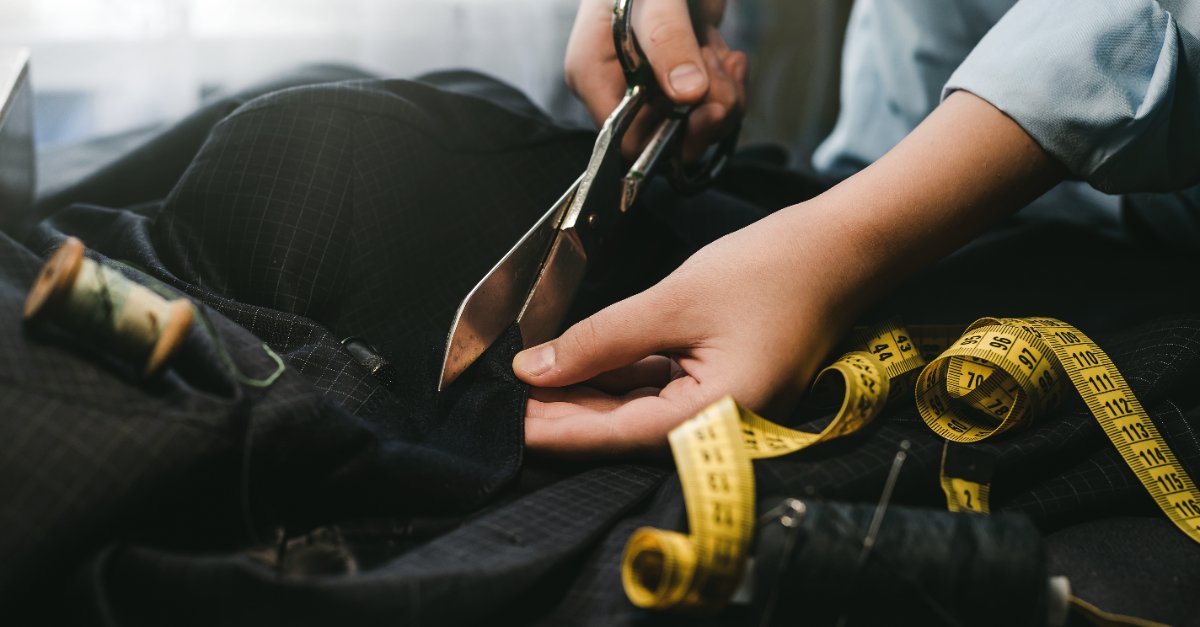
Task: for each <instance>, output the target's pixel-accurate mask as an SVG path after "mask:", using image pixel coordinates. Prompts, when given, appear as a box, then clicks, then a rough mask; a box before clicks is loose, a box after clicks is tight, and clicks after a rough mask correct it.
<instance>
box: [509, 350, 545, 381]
mask: <svg viewBox="0 0 1200 627" xmlns="http://www.w3.org/2000/svg"><path fill="white" fill-rule="evenodd" d="M553 367H554V347H553V346H550V345H546V346H539V347H537V348H531V349H529V350H526V351H521V352H519V353H517V357H516V358H515V359H513V368H514V369H515V370H520V371H521V372H522V373H524V374H527V375H529V376H531V377H536V376H538V375H541V374H545V373H546V371H548V370H550V369H551V368H553Z"/></svg>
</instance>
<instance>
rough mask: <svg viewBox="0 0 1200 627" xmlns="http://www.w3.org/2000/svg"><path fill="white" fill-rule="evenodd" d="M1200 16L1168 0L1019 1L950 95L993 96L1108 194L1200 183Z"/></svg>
mask: <svg viewBox="0 0 1200 627" xmlns="http://www.w3.org/2000/svg"><path fill="white" fill-rule="evenodd" d="M1186 1H1188V0H1185V1H1184V2H1179V3H1176V2H1175V1H1174V0H1163V4H1165V5H1167V6H1174V5H1176V4H1178V6H1179V7H1183V6H1185V4H1186ZM1196 15H1200V12H1197V11H1187V10H1180V11H1177V15H1173V14H1172V13H1170V12H1169V11H1168V10H1167V9H1164V7H1163V5H1161V4H1160V3H1159V2H1158V1H1157V0H1019V2H1017V3H1016V4H1015V5H1014V6H1013V7H1012V8H1011V9H1010V10H1009V11H1008V12H1007V13H1005V14H1004V16H1003V17H1002V18H1000V19H999V21H998V22H996V24H995V26H993V27H992V29H991V30H989V31H988V32H987V34H986V35H984V36H983V38H982V40H980V41H979V43H978V44H977V45H976V46H975V47H974V49H973V50H972V51H971V53H970V54H969V55H967V57H966V59H965V60H964V61H963V62H962V64H961V65H959V66H958V68H957V69H956V70H955V71H954V73H953V74H952V75H951V76H950V77H949V79H948V80H947V82H946V84H945V87H944V88H943V90H942V97H943V98H944V97H946V96H947V95H949V94H950V93H952V92H953V91H955V90H966V91H969V92H971V93H973V94H975V95H977V96H979V97H981V98H983V99H984V100H987V101H988V102H989V103H991V104H992V105H993V106H995V107H997V108H998V109H1000V110H1001V111H1004V112H1005V113H1006V114H1007V115H1008V116H1009V117H1011V118H1012V119H1013V120H1015V121H1016V122H1017V123H1018V124H1020V125H1021V127H1022V128H1023V129H1025V131H1026V132H1028V133H1029V134H1030V135H1031V136H1032V137H1033V138H1034V140H1035V141H1037V142H1038V143H1039V144H1040V145H1041V146H1042V147H1043V148H1044V149H1045V150H1046V151H1047V152H1049V153H1050V154H1051V155H1053V156H1054V157H1055V158H1057V159H1058V160H1059V161H1061V162H1062V163H1063V164H1064V165H1066V167H1067V168H1068V169H1069V170H1070V171H1071V173H1072V174H1074V175H1075V176H1076V177H1078V178H1081V179H1084V180H1086V181H1087V182H1088V183H1089V184H1091V185H1092V186H1093V187H1095V188H1096V189H1099V190H1101V191H1104V192H1108V193H1126V192H1147V191H1170V190H1178V189H1182V188H1184V187H1187V186H1189V185H1193V184H1195V183H1197V182H1200V40H1197V38H1196V37H1195V35H1194V33H1196V32H1197V31H1198V29H1197V24H1195V23H1194V22H1195V21H1196V19H1195V16H1196ZM1177 17H1178V18H1180V19H1183V20H1185V21H1184V22H1183V24H1182V26H1181V23H1180V21H1179V20H1178V19H1177Z"/></svg>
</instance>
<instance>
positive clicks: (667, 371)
mask: <svg viewBox="0 0 1200 627" xmlns="http://www.w3.org/2000/svg"><path fill="white" fill-rule="evenodd" d="M682 374H683V370H681V369H680V368H679V364H677V363H676V362H675V360H674V359H671V358H670V357H664V356H662V355H651V356H650V357H647V358H645V359H642V360H641V361H637V362H634V363H632V364H629V365H628V366H625V367H623V368H617V369H616V370H610V371H609V372H602V373H600V374H598V375H596V376H595V377H593V378H592V379H591V380H590V381H588V382H587V384H588V386H589V387H593V388H595V389H597V390H602V391H604V392H608V393H610V394H623V393H625V392H628V391H629V390H633V389H636V388H644V387H654V388H659V389H661V388H664V387H666V386H667V384H668V383H670V382H671V381H672V380H674V379H677V378H679V376H681V375H682Z"/></svg>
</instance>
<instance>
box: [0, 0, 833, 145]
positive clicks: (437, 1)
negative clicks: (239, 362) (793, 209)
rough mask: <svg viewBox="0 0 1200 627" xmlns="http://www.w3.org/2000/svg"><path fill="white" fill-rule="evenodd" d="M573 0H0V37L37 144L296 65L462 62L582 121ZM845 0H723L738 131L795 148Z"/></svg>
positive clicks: (819, 100)
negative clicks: (26, 96) (742, 68)
mask: <svg viewBox="0 0 1200 627" xmlns="http://www.w3.org/2000/svg"><path fill="white" fill-rule="evenodd" d="M577 2H578V0H0V45H5V44H7V45H22V46H28V47H30V48H31V49H32V62H31V70H32V83H33V89H34V107H35V116H36V141H37V144H38V148H39V152H45V151H52V150H54V149H55V148H58V147H63V146H69V145H72V144H77V143H80V142H86V141H90V140H95V139H97V138H103V137H111V136H114V135H122V134H124V135H126V136H136V135H137V133H138V132H139V131H145V132H151V131H152V130H153V129H154V128H157V127H160V126H161V125H163V124H168V123H170V122H171V121H173V120H177V119H179V118H181V117H183V116H184V115H186V114H187V113H188V112H189V111H191V110H193V109H194V108H195V107H197V106H198V105H199V104H200V103H202V102H204V101H205V100H206V99H208V98H212V97H215V96H217V95H220V94H222V93H228V92H230V91H233V90H237V89H239V88H241V87H245V86H247V85H250V84H253V83H254V82H256V81H261V80H264V79H268V78H270V77H272V76H274V75H278V74H279V73H282V72H285V71H287V70H290V69H293V68H296V67H298V66H300V65H302V64H307V63H318V62H319V63H340V64H347V65H352V66H355V67H358V68H361V69H363V70H365V71H368V72H371V73H374V74H377V75H379V76H384V77H409V76H414V75H417V74H419V73H421V72H424V71H428V70H433V69H445V68H450V67H467V68H473V69H477V70H481V71H483V72H486V73H489V74H492V75H494V76H497V77H499V78H502V79H504V80H506V81H508V82H510V83H512V84H514V85H516V86H518V87H519V88H521V89H522V90H523V91H525V92H526V93H527V94H529V95H530V97H531V98H533V100H534V101H536V102H537V103H538V104H540V105H541V106H543V107H544V108H546V109H547V110H549V111H550V112H551V113H552V114H553V115H555V116H557V117H559V118H560V119H563V120H567V121H572V122H575V123H580V124H585V123H590V122H589V121H588V120H587V119H586V117H585V115H584V112H583V109H582V107H581V106H579V105H578V103H576V102H575V101H574V99H573V98H572V97H571V95H570V94H569V92H568V91H567V90H566V87H565V85H564V84H563V81H562V57H563V51H564V49H565V47H566V42H567V36H568V34H569V32H570V27H571V23H572V20H573V18H574V14H575V9H576V5H577ZM849 8H850V0H804V1H803V2H797V1H796V0H729V11H728V14H727V21H726V23H725V25H724V27H723V28H724V30H725V33H726V35H727V37H728V38H729V39H730V41H731V42H732V43H733V44H734V45H735V46H736V47H739V48H742V49H744V50H747V51H748V52H750V53H751V68H752V69H751V76H750V83H751V91H752V94H751V97H750V104H751V109H750V111H749V113H748V119H747V122H746V128H745V130H744V132H743V141H744V142H760V141H773V142H776V143H780V144H783V145H785V146H787V147H788V148H790V149H791V150H792V151H793V153H794V154H795V158H796V159H797V160H800V161H803V160H806V159H807V155H808V153H809V152H811V150H812V148H813V147H814V146H815V144H816V142H817V141H819V139H820V138H821V136H823V134H824V133H825V132H826V131H827V130H828V128H829V127H830V126H831V124H832V121H833V116H834V115H835V113H836V109H837V93H836V91H837V90H836V84H837V70H838V63H839V51H840V47H841V42H842V35H843V30H844V27H845V21H846V17H847V15H848V14H849Z"/></svg>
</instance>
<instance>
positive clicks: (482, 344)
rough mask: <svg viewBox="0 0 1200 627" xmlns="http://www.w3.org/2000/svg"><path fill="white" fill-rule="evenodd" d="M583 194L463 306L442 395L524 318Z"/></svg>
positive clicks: (544, 220) (549, 218)
mask: <svg viewBox="0 0 1200 627" xmlns="http://www.w3.org/2000/svg"><path fill="white" fill-rule="evenodd" d="M578 188H579V181H576V182H575V184H573V185H572V186H571V187H570V189H568V190H567V193H566V194H564V195H563V197H562V198H560V199H559V201H558V202H557V203H555V204H554V206H553V207H551V208H550V210H549V211H547V212H546V213H545V215H543V216H542V217H541V219H540V220H538V222H537V224H535V225H534V226H533V228H531V229H530V230H529V231H528V232H527V233H525V235H524V236H522V237H521V239H520V240H519V241H518V242H517V244H516V245H515V246H513V248H512V249H511V250H509V251H508V253H507V254H505V255H504V257H503V258H502V259H501V260H500V262H499V263H497V264H496V265H495V267H493V268H492V269H491V270H490V271H489V272H488V273H487V275H485V276H484V277H483V279H482V280H481V281H479V283H478V284H476V285H475V287H474V288H472V289H471V291H470V292H469V293H468V294H467V297H466V298H465V299H463V302H462V304H461V305H459V306H458V311H457V312H456V313H455V314H454V320H453V321H452V322H451V324H450V334H449V336H448V338H447V340H446V354H445V357H444V358H443V359H442V376H441V378H440V379H439V381H438V390H439V391H440V390H442V389H443V388H445V387H446V386H447V385H449V384H450V383H452V382H453V381H454V380H455V379H457V378H458V376H459V375H461V374H462V373H463V372H464V371H465V370H466V369H467V368H468V367H469V366H470V365H471V364H473V363H475V360H476V359H479V356H480V355H482V354H483V352H484V351H485V350H487V348H488V347H489V346H491V345H492V342H495V341H496V338H498V337H500V334H501V333H503V332H504V330H505V329H507V328H508V326H509V325H511V324H512V323H513V322H514V321H516V320H517V318H518V316H520V314H521V312H522V310H523V309H524V307H525V303H526V302H527V301H528V300H529V294H530V292H531V291H532V289H533V286H534V282H535V281H537V279H538V277H539V276H540V275H541V272H542V265H543V263H544V262H545V260H546V256H547V254H548V252H549V250H550V247H551V245H553V243H554V240H555V236H556V235H557V234H558V227H559V225H560V223H561V222H562V216H563V213H564V212H565V210H566V207H567V206H568V205H569V204H570V202H571V198H572V197H574V195H575V191H576V190H577V189H578Z"/></svg>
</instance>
